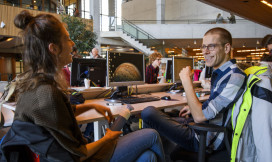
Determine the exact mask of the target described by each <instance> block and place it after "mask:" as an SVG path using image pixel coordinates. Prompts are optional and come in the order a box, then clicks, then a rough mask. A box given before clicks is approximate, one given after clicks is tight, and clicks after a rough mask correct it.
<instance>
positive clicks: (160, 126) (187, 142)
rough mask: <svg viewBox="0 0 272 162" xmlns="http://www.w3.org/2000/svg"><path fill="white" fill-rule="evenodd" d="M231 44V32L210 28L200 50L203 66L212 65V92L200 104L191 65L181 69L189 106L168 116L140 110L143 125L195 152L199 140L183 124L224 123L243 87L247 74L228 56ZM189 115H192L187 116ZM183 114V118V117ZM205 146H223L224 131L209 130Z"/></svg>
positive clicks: (213, 147) (154, 111) (151, 110)
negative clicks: (175, 114) (175, 115)
mask: <svg viewBox="0 0 272 162" xmlns="http://www.w3.org/2000/svg"><path fill="white" fill-rule="evenodd" d="M231 45H232V37H231V34H230V33H229V32H228V31H227V30H225V29H223V28H213V29H210V30H209V31H207V32H206V33H205V35H204V37H203V43H202V47H201V50H202V53H203V55H204V58H205V61H206V66H210V67H213V69H214V71H213V73H212V78H211V94H210V97H209V99H208V100H207V101H205V102H204V103H203V104H202V103H201V102H200V101H199V100H198V98H197V96H196V93H195V91H194V88H193V83H192V75H193V71H192V69H191V67H189V66H187V67H186V68H183V69H182V70H181V71H180V74H179V76H180V79H181V81H182V85H183V87H184V90H185V93H186V98H187V101H188V105H187V106H185V107H183V108H182V109H181V110H180V112H179V117H175V118H174V117H170V116H168V115H166V114H164V113H162V112H161V111H158V110H157V109H155V108H154V107H152V106H150V107H147V108H145V109H144V110H143V111H142V114H141V116H142V119H143V121H144V123H145V127H151V128H154V129H156V130H157V131H158V132H159V133H160V135H162V136H163V137H166V138H167V139H169V140H171V141H173V142H175V143H177V144H178V145H179V146H180V147H181V148H183V149H186V150H189V151H195V152H197V151H198V145H199V142H198V139H197V136H196V133H195V131H194V130H193V129H191V128H189V127H188V126H187V125H186V124H187V123H188V122H191V121H194V122H196V123H201V122H208V123H211V124H216V125H220V126H222V125H224V126H225V125H226V124H227V123H228V121H229V120H230V116H231V109H232V107H233V104H234V103H235V102H236V101H237V100H238V98H239V97H240V95H241V94H242V93H243V91H244V89H245V83H246V75H245V74H244V73H243V72H242V71H241V70H240V69H239V68H238V67H237V65H236V61H235V60H231V59H230V52H231ZM189 114H191V115H192V118H190V117H186V116H188V115H189ZM184 117H186V118H184ZM207 137H208V138H207V139H208V142H207V146H208V147H209V148H210V149H211V150H219V149H221V148H223V142H222V141H223V137H224V134H223V133H220V134H216V133H213V132H208V134H207Z"/></svg>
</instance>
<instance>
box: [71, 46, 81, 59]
mask: <svg viewBox="0 0 272 162" xmlns="http://www.w3.org/2000/svg"><path fill="white" fill-rule="evenodd" d="M72 55H73V59H74V58H82V56H81V55H80V54H78V53H77V47H76V46H74V47H73V51H72Z"/></svg>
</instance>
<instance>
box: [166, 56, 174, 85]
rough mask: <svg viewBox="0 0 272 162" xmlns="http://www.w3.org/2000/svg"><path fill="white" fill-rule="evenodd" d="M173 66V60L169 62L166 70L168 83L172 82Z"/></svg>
mask: <svg viewBox="0 0 272 162" xmlns="http://www.w3.org/2000/svg"><path fill="white" fill-rule="evenodd" d="M172 66H173V64H172V60H167V62H166V70H165V72H166V74H165V79H166V80H167V81H168V80H172V76H173V74H172V73H173V71H172V69H173V67H172Z"/></svg>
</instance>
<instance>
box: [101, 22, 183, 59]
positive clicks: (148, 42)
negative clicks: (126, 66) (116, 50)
mask: <svg viewBox="0 0 272 162" xmlns="http://www.w3.org/2000/svg"><path fill="white" fill-rule="evenodd" d="M119 29H120V28H119ZM100 36H101V37H104V38H121V39H122V41H123V42H125V43H126V44H129V45H130V46H132V47H134V48H135V49H137V50H138V51H141V52H142V53H144V54H146V55H150V54H152V53H153V52H154V50H156V51H158V52H160V53H164V52H163V51H164V45H163V41H162V40H158V39H156V38H155V37H153V36H152V35H150V34H149V33H147V32H146V31H144V30H143V29H141V28H139V27H138V26H137V25H135V24H133V23H131V22H130V21H127V20H124V19H123V20H122V28H121V31H120V30H119V31H108V32H101V33H100ZM167 46H168V48H174V47H175V46H176V45H173V44H169V43H168V44H167ZM153 49H154V50H153ZM180 53H182V51H180Z"/></svg>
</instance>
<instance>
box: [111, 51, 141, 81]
mask: <svg viewBox="0 0 272 162" xmlns="http://www.w3.org/2000/svg"><path fill="white" fill-rule="evenodd" d="M107 64H108V67H107V68H108V69H107V70H108V72H107V73H108V76H109V77H108V86H128V85H137V84H144V80H145V78H144V77H145V76H144V74H145V73H144V55H143V54H139V53H136V54H135V53H118V52H109V53H108V54H107Z"/></svg>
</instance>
